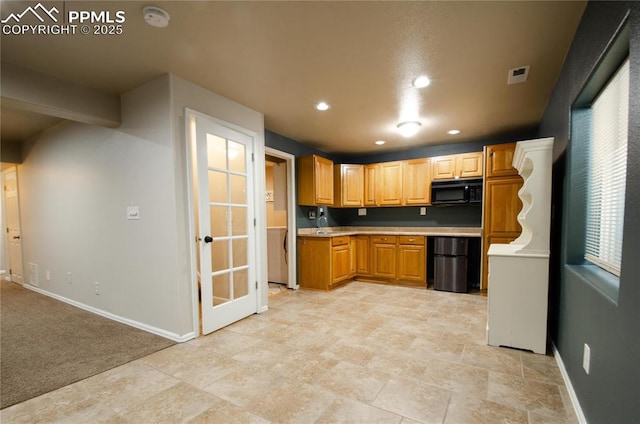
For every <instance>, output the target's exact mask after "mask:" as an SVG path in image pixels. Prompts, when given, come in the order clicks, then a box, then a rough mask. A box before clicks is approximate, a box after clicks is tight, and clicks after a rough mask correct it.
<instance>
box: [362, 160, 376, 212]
mask: <svg viewBox="0 0 640 424" xmlns="http://www.w3.org/2000/svg"><path fill="white" fill-rule="evenodd" d="M377 178H378V164H377V163H372V164H369V165H365V166H364V206H378V203H377V196H376V194H377V193H376V184H377Z"/></svg>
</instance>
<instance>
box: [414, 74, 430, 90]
mask: <svg viewBox="0 0 640 424" xmlns="http://www.w3.org/2000/svg"><path fill="white" fill-rule="evenodd" d="M429 84H431V80H430V79H429V77H428V76H426V75H420V76H419V77H418V78H416V79H414V80H413V86H414V87H416V88H424V87H426V86H428V85H429Z"/></svg>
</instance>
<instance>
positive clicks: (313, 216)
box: [309, 211, 316, 219]
mask: <svg viewBox="0 0 640 424" xmlns="http://www.w3.org/2000/svg"><path fill="white" fill-rule="evenodd" d="M309 219H316V211H309Z"/></svg>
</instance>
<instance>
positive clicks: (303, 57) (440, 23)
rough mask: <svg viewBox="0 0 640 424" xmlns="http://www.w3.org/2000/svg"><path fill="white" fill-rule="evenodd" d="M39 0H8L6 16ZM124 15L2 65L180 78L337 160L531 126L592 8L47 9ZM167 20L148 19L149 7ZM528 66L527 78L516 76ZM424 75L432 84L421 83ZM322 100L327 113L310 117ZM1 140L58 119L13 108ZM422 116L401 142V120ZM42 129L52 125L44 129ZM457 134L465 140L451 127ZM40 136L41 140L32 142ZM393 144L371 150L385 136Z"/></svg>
mask: <svg viewBox="0 0 640 424" xmlns="http://www.w3.org/2000/svg"><path fill="white" fill-rule="evenodd" d="M34 3H35V2H34V1H27V2H25V1H19V2H11V1H2V3H1V6H0V12H1V15H2V18H5V17H6V16H8V14H9V13H11V12H15V11H18V12H19V11H21V10H24V8H25V7H26V6H28V5H33V4H34ZM46 4H47V5H51V4H58V5H59V8H60V9H62V8H63V7H66V8H68V9H70V8H74V9H76V10H108V11H113V12H115V11H117V10H123V11H125V13H126V15H125V16H126V21H125V22H124V24H123V30H124V33H123V34H122V35H111V36H107V35H87V36H84V35H80V34H76V35H67V36H60V35H51V36H42V35H39V36H23V35H20V36H13V35H10V36H8V35H3V36H2V39H1V41H2V51H1V59H2V61H3V62H8V63H12V64H16V65H21V66H24V67H27V68H31V69H33V70H36V71H39V72H43V73H46V74H50V75H52V76H55V77H58V78H62V79H65V80H69V81H73V82H76V83H78V84H82V85H86V86H90V87H93V88H97V89H99V90H102V91H106V92H110V93H117V94H121V93H124V92H126V91H128V90H131V89H133V88H135V87H137V86H139V85H141V84H143V83H145V82H147V81H149V80H151V79H153V78H155V77H158V76H159V75H162V74H164V73H172V74H175V75H177V76H179V77H181V78H183V79H185V80H188V81H191V82H193V83H195V84H197V85H200V86H202V87H205V88H207V89H209V90H211V91H213V92H216V93H218V94H221V95H223V96H225V97H227V98H229V99H231V100H234V101H236V102H238V103H241V104H243V105H245V106H248V107H250V108H252V109H254V110H257V111H260V112H262V113H263V114H264V115H265V126H266V128H268V129H270V130H272V131H275V132H277V133H280V134H282V135H284V136H287V137H290V138H292V139H294V140H297V141H300V142H302V143H305V144H308V145H311V146H313V147H317V148H319V149H321V150H323V151H326V152H328V153H363V152H367V153H373V152H375V151H380V152H382V151H388V150H400V149H406V148H412V147H417V146H425V145H433V144H443V143H449V142H459V141H466V140H476V139H486V138H491V137H494V136H498V135H501V134H505V133H510V132H515V131H521V130H528V129H531V128H535V126H536V125H537V124H538V122H539V121H540V119H541V118H542V114H543V112H544V109H545V107H546V105H547V102H548V99H549V96H550V94H551V91H552V89H553V86H554V85H555V82H556V78H557V76H558V74H559V71H560V69H561V67H562V63H563V61H564V58H565V55H566V53H567V51H568V49H569V45H570V43H571V40H572V38H573V35H574V33H575V30H576V27H577V25H578V22H579V21H580V18H581V16H582V12H583V10H584V8H585V6H586V2H585V1H579V2H578V1H556V2H554V1H552V2H538V1H529V2H516V1H498V2H480V1H474V2H457V1H447V2H427V1H411V2H408V1H395V2H391V1H390V2H342V1H338V2H324V1H320V2H314V1H301V2H207V1H194V2H191V1H155V2H154V1H144V2H139V1H128V2H121V1H108V2H75V1H73V2H70V1H67V2H66V3H65V4H63V2H47V3H46ZM149 4H154V5H156V6H159V7H161V8H163V9H164V10H166V11H167V12H169V14H170V15H171V20H170V23H169V26H168V27H166V28H154V27H151V26H149V25H147V24H146V23H145V22H144V20H143V17H142V8H143V6H146V5H149ZM525 65H530V73H529V79H528V81H527V82H525V83H521V84H515V85H507V74H508V70H509V69H511V68H515V67H520V66H525ZM420 74H426V75H428V76H429V77H430V78H431V79H432V84H431V85H430V86H429V87H426V88H424V89H420V90H418V89H416V88H413V87H412V86H411V81H412V79H413V78H415V77H416V76H418V75H420ZM321 100H323V101H326V102H328V103H329V104H330V105H331V108H330V109H329V110H328V111H326V112H319V111H317V110H315V109H314V104H315V103H316V102H318V101H321ZM1 113H2V116H1V118H2V141H3V142H5V141H13V140H16V139H20V138H25V137H28V136H29V135H31V134H33V132H34V131H35V132H37V131H39V130H42V128H44V127H46V126H49V125H52V124H54V123H55V122H57V121H56V120H53V121H52V120H51V119H50V118H43V117H41V116H40V117H39V116H37V115H34V114H27V115H25V114H22V113H20V112H19V111H17V110H11V109H9V108H8V107H3V108H2V110H1ZM401 120H419V121H420V122H422V127H421V129H420V132H419V133H418V134H417V135H416V136H414V137H412V138H403V137H401V136H400V135H399V134H398V132H397V129H396V124H397V123H398V122H400V121H401ZM41 121H42V122H41ZM453 128H455V129H459V130H460V131H461V133H460V134H459V135H456V136H450V135H447V133H446V132H447V130H450V129H453ZM29 133H31V134H29ZM379 139H382V140H386V141H387V144H386V145H384V146H382V147H379V146H375V145H374V144H373V142H374V141H375V140H379Z"/></svg>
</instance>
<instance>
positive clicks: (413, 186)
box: [402, 158, 431, 205]
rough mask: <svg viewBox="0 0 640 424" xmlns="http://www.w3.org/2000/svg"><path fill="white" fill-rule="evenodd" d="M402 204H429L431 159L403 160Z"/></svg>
mask: <svg viewBox="0 0 640 424" xmlns="http://www.w3.org/2000/svg"><path fill="white" fill-rule="evenodd" d="M402 178H403V181H402V204H403V205H428V204H431V159H429V158H422V159H410V160H405V161H404V162H403V169H402Z"/></svg>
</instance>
